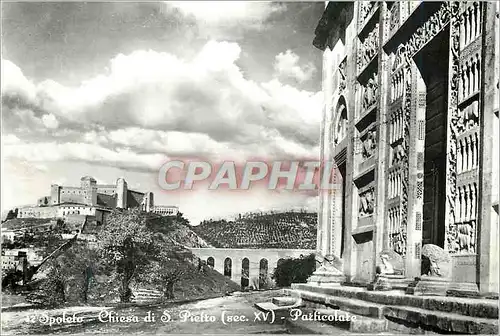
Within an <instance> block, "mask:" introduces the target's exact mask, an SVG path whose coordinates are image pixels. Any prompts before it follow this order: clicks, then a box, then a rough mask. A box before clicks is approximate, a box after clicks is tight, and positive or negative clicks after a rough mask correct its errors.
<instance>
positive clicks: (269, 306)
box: [254, 298, 304, 313]
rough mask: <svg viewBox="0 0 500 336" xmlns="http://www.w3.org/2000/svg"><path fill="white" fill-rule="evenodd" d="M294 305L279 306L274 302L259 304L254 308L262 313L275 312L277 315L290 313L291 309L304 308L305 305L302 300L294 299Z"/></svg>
mask: <svg viewBox="0 0 500 336" xmlns="http://www.w3.org/2000/svg"><path fill="white" fill-rule="evenodd" d="M293 301H294V303H293V304H291V305H288V306H281V305H277V304H275V303H274V302H258V303H255V304H254V307H255V308H257V309H258V310H260V311H262V312H270V311H274V312H275V313H288V311H289V310H290V309H293V308H301V307H304V303H303V301H302V300H300V299H295V298H294V300H293Z"/></svg>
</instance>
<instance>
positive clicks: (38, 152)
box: [3, 141, 168, 171]
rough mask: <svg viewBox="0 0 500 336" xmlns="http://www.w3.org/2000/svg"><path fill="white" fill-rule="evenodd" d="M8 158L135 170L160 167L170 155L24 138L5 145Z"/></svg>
mask: <svg viewBox="0 0 500 336" xmlns="http://www.w3.org/2000/svg"><path fill="white" fill-rule="evenodd" d="M3 155H4V156H5V157H7V158H11V159H16V160H22V161H26V162H59V161H84V162H88V163H94V164H98V165H105V166H113V167H121V168H125V169H135V170H150V171H154V170H157V169H158V167H160V166H161V165H162V164H163V163H164V162H165V161H166V160H168V157H167V156H165V155H163V154H159V153H157V154H137V153H135V152H133V151H130V150H127V149H117V150H113V149H108V148H104V147H101V146H97V145H92V144H87V143H77V142H75V143H71V142H67V143H56V142H38V143H27V142H23V141H19V142H14V143H10V144H6V145H4V146H3Z"/></svg>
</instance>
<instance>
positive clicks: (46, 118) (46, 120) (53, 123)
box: [42, 114, 59, 129]
mask: <svg viewBox="0 0 500 336" xmlns="http://www.w3.org/2000/svg"><path fill="white" fill-rule="evenodd" d="M42 123H43V124H44V125H45V127H47V128H50V129H55V128H57V127H59V121H57V118H56V117H55V116H54V115H53V114H45V115H43V116H42Z"/></svg>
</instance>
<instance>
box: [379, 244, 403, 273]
mask: <svg viewBox="0 0 500 336" xmlns="http://www.w3.org/2000/svg"><path fill="white" fill-rule="evenodd" d="M403 271H404V262H403V257H401V255H400V254H398V253H396V252H395V251H393V250H384V251H382V252H380V254H379V259H378V261H377V274H386V275H401V274H403Z"/></svg>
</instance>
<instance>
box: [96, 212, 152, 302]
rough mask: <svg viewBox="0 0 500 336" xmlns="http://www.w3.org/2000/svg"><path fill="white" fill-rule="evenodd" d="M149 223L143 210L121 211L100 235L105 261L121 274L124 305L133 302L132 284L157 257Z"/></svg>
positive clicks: (121, 297)
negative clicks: (151, 260)
mask: <svg viewBox="0 0 500 336" xmlns="http://www.w3.org/2000/svg"><path fill="white" fill-rule="evenodd" d="M146 224H147V216H146V214H145V213H143V212H141V211H140V209H132V210H119V209H118V210H114V211H113V212H112V213H111V214H110V215H109V217H108V219H107V220H106V223H105V224H104V226H103V228H102V231H101V232H100V235H99V237H100V238H101V244H100V246H101V249H102V251H103V253H104V255H105V258H107V259H108V260H109V261H110V263H111V264H112V265H113V266H114V267H115V270H116V273H117V274H118V278H119V281H120V285H119V288H120V290H119V292H120V300H121V302H129V301H130V299H131V297H132V290H131V289H130V283H131V282H132V280H133V279H134V278H135V277H136V276H137V274H138V273H140V271H141V268H143V269H144V270H145V266H146V265H147V264H148V262H149V257H150V256H151V255H154V246H153V233H152V232H151V231H150V230H148V228H147V225H146Z"/></svg>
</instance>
